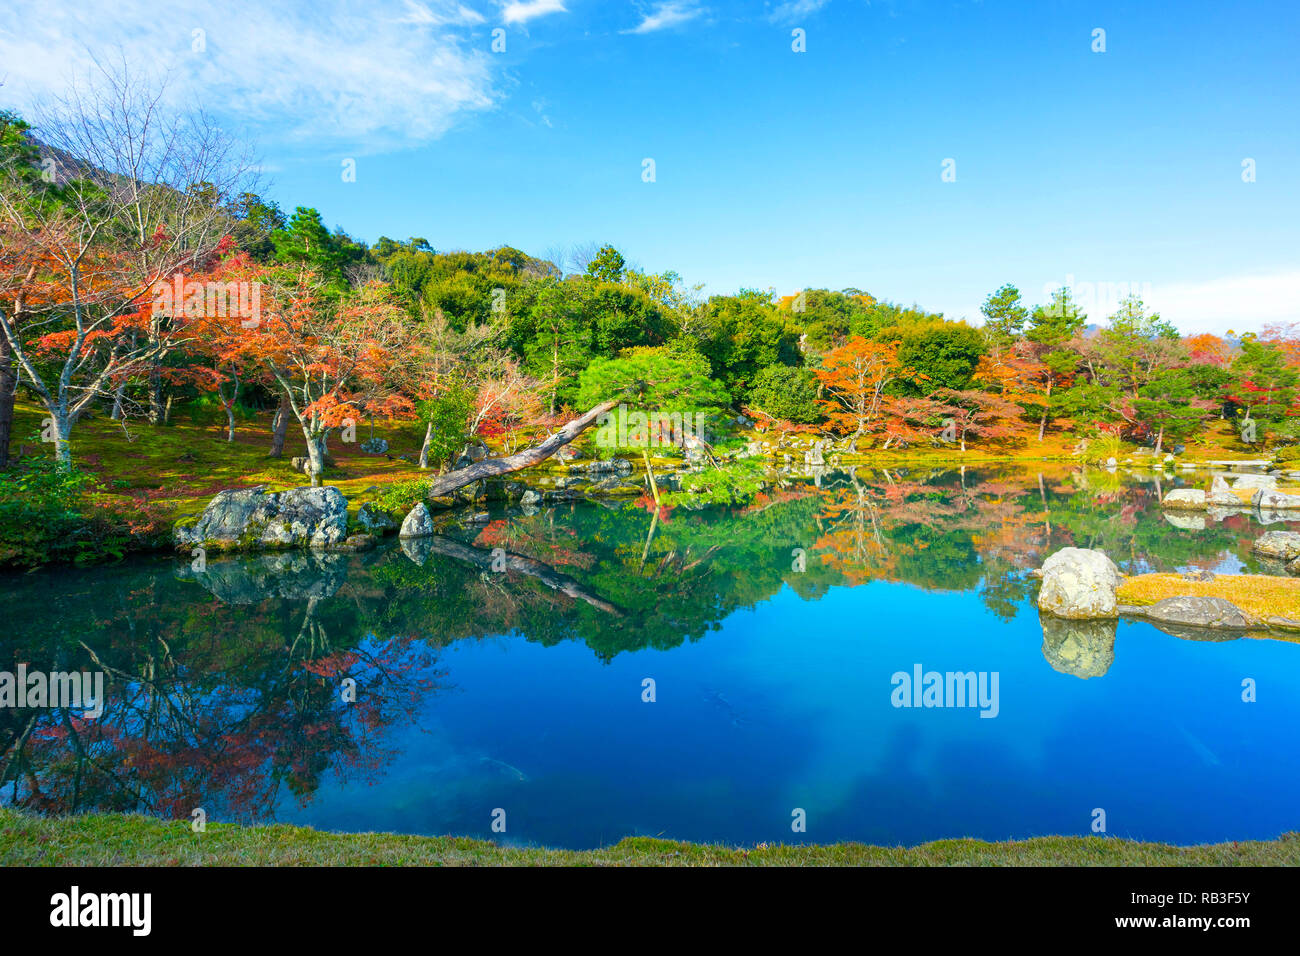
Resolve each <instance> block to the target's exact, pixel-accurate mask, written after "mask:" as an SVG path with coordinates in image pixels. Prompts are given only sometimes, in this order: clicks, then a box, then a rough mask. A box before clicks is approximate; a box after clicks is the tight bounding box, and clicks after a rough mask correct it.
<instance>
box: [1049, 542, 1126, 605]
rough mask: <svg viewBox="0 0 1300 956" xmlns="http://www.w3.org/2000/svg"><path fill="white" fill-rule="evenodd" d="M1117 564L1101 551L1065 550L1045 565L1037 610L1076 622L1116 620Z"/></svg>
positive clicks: (1085, 549)
mask: <svg viewBox="0 0 1300 956" xmlns="http://www.w3.org/2000/svg"><path fill="white" fill-rule="evenodd" d="M1119 581H1120V574H1119V568H1117V567H1116V566H1115V562H1114V561H1112V560H1111V559H1110V558H1108V557H1106V555H1105V554H1103V553H1102V552H1100V551H1093V550H1091V549H1088V548H1062V549H1061V550H1060V551H1058V552H1056V554H1054V555H1052V556H1051V557H1050V558H1048V559H1047V560H1046V561H1044V562H1043V586H1042V588H1041V589H1040V590H1039V592H1038V608H1039V610H1040V611H1046V612H1047V613H1049V614H1055V615H1056V616H1057V617H1065V618H1071V619H1073V620H1088V619H1091V618H1102V617H1117V616H1118V611H1117V610H1116V607H1117V601H1116V598H1115V592H1116V589H1117V588H1118V587H1119Z"/></svg>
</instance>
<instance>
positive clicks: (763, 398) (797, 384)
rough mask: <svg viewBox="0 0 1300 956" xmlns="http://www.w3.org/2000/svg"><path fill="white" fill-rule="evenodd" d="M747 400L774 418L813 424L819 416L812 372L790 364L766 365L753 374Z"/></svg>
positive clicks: (801, 423)
mask: <svg viewBox="0 0 1300 956" xmlns="http://www.w3.org/2000/svg"><path fill="white" fill-rule="evenodd" d="M749 404H750V406H752V407H753V408H757V409H759V410H761V411H764V412H766V413H767V414H769V415H771V416H772V417H773V418H780V419H782V420H784V421H787V422H794V423H795V424H796V425H812V424H814V423H815V422H818V421H821V418H822V414H821V408H820V407H819V406H818V404H817V381H816V379H814V378H813V374H812V373H811V372H809V371H808V370H807V369H802V368H792V367H791V366H789V365H769V366H768V367H767V368H765V369H763V370H762V371H760V372H759V373H758V374H757V375H755V376H754V384H753V385H752V386H750V389H749Z"/></svg>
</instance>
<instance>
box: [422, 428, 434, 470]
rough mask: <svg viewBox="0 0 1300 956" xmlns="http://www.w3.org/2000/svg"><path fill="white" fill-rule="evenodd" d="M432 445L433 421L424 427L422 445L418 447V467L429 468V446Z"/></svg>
mask: <svg viewBox="0 0 1300 956" xmlns="http://www.w3.org/2000/svg"><path fill="white" fill-rule="evenodd" d="M432 443H433V419H432V418H430V419H429V423H428V424H427V425H425V426H424V444H423V445H421V446H420V467H421V468H428V467H429V445H430V444H432Z"/></svg>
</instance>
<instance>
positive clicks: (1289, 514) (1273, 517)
mask: <svg viewBox="0 0 1300 956" xmlns="http://www.w3.org/2000/svg"><path fill="white" fill-rule="evenodd" d="M1255 520H1256V521H1258V522H1259V523H1260V524H1278V523H1280V522H1283V521H1295V520H1296V514H1295V512H1294V511H1271V510H1270V511H1260V512H1258V513H1256V515H1255Z"/></svg>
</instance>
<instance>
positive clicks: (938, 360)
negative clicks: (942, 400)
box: [881, 320, 984, 395]
mask: <svg viewBox="0 0 1300 956" xmlns="http://www.w3.org/2000/svg"><path fill="white" fill-rule="evenodd" d="M893 331H894V330H888V331H886V332H882V333H881V334H882V335H884V336H889V335H890V334H892V332H893ZM900 331H901V335H899V341H900V344H899V346H898V361H899V362H900V363H901V364H902V365H903V366H905V367H906V368H908V369H910V370H911V372H910V375H909V377H908V379H907V380H906V381H903V380H900V386H901V390H902V391H903V392H905V393H906V394H909V395H929V394H931V393H932V392H934V391H935V390H936V389H940V388H950V389H954V390H957V391H961V390H963V389H966V388H968V387H969V386H970V382H971V378H972V376H973V375H974V374H975V367H976V366H977V365H978V364H979V360H980V356H982V355H983V354H984V336H983V335H981V334H980V332H979V330H978V329H973V328H971V327H970V326H969V325H967V324H966V323H965V322H947V321H943V320H940V321H938V322H928V323H925V324H923V325H918V326H914V327H913V328H911V329H902V330H900Z"/></svg>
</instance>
